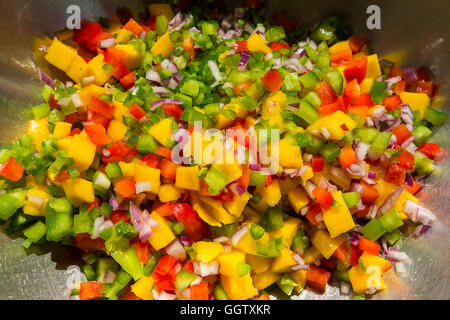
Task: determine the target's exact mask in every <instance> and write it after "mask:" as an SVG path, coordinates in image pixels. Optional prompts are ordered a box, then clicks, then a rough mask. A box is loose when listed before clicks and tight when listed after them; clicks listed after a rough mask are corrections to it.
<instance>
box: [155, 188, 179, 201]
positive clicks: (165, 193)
mask: <svg viewBox="0 0 450 320" xmlns="http://www.w3.org/2000/svg"><path fill="white" fill-rule="evenodd" d="M180 197H181V193H180V191H179V190H178V188H176V187H175V186H174V185H173V184H163V185H162V186H161V187H160V188H159V200H161V202H169V201H176V200H178V199H179V198H180Z"/></svg>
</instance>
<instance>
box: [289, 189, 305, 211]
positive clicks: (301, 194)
mask: <svg viewBox="0 0 450 320" xmlns="http://www.w3.org/2000/svg"><path fill="white" fill-rule="evenodd" d="M288 200H289V203H290V204H291V206H292V208H293V209H294V211H295V213H299V212H300V210H302V208H304V207H306V206H307V205H308V203H309V199H308V197H307V196H306V193H305V191H304V190H303V188H301V187H298V188H297V189H295V190H292V191H290V192H289V193H288Z"/></svg>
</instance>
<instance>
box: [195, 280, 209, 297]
mask: <svg viewBox="0 0 450 320" xmlns="http://www.w3.org/2000/svg"><path fill="white" fill-rule="evenodd" d="M208 295H209V290H208V282H206V281H202V282H200V283H199V284H196V285H193V286H191V300H208Z"/></svg>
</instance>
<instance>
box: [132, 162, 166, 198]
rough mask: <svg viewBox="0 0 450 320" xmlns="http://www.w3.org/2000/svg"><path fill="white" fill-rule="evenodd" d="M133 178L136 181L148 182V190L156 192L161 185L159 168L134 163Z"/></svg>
mask: <svg viewBox="0 0 450 320" xmlns="http://www.w3.org/2000/svg"><path fill="white" fill-rule="evenodd" d="M134 175H135V177H134V180H135V181H136V183H138V182H150V192H153V193H158V192H159V187H160V185H161V170H159V169H155V168H151V167H147V166H146V165H142V164H136V165H135V172H134Z"/></svg>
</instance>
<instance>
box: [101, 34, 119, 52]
mask: <svg viewBox="0 0 450 320" xmlns="http://www.w3.org/2000/svg"><path fill="white" fill-rule="evenodd" d="M116 44H117V39H116V38H114V37H111V38H107V39H103V40H101V41H100V43H99V47H100V48H102V49H108V48H112V47H114V46H115V45H116Z"/></svg>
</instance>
